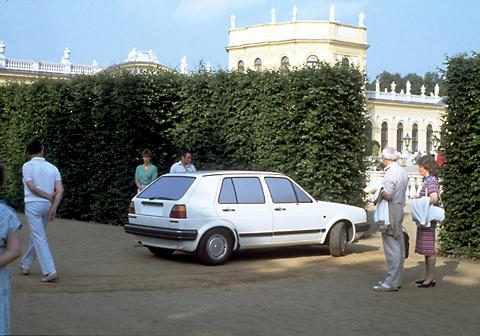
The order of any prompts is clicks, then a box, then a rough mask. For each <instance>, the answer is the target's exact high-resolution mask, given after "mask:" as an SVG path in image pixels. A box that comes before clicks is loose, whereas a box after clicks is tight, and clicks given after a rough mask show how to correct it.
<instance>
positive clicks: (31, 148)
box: [27, 139, 43, 155]
mask: <svg viewBox="0 0 480 336" xmlns="http://www.w3.org/2000/svg"><path fill="white" fill-rule="evenodd" d="M42 149H43V144H42V142H41V141H40V140H38V139H33V140H32V141H30V143H29V144H28V145H27V152H28V154H30V155H35V154H38V153H40V152H41V151H42Z"/></svg>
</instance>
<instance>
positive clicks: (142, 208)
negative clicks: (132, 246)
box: [125, 171, 369, 265]
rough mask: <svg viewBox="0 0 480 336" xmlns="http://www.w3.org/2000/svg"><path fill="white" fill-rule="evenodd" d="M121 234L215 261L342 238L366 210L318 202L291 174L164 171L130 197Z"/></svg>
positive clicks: (338, 245) (338, 250)
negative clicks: (235, 253) (247, 252)
mask: <svg viewBox="0 0 480 336" xmlns="http://www.w3.org/2000/svg"><path fill="white" fill-rule="evenodd" d="M132 203H133V208H131V209H130V211H129V212H130V213H129V215H128V222H129V223H128V224H126V225H125V231H126V232H127V233H130V234H133V235H135V240H136V241H137V242H139V243H140V244H142V245H144V246H146V247H147V248H148V249H149V250H150V251H151V252H152V253H153V254H155V255H157V256H168V255H171V254H172V253H173V252H174V251H184V252H196V253H197V255H198V257H199V259H200V260H201V261H202V262H203V263H204V264H206V265H220V264H223V263H225V262H226V261H227V260H228V259H229V258H230V256H231V254H232V251H236V250H240V249H241V250H244V249H252V248H263V247H278V246H292V245H312V244H328V245H329V247H330V253H331V255H333V256H343V255H345V247H346V244H347V242H352V241H353V240H354V239H355V236H356V233H358V232H361V231H367V230H368V228H369V226H368V224H367V220H366V213H365V210H364V209H361V208H358V207H354V206H349V205H345V204H338V203H332V202H322V201H316V200H315V199H314V198H313V197H312V196H310V195H309V194H308V193H307V192H306V191H305V190H303V189H302V188H301V187H300V186H299V185H298V184H297V183H295V182H294V181H293V180H292V179H290V178H289V177H287V176H285V175H283V174H280V173H268V172H254V171H203V172H202V171H200V172H195V173H177V174H165V175H162V176H161V177H159V178H158V179H157V180H155V181H154V182H152V184H150V185H149V186H148V187H147V188H145V189H144V190H143V191H142V192H140V193H139V194H138V195H137V196H135V197H134V198H133V200H132Z"/></svg>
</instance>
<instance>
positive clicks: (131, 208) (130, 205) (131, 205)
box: [128, 202, 135, 214]
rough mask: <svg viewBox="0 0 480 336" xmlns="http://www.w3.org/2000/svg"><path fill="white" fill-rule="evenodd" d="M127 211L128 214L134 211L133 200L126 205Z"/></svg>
mask: <svg viewBox="0 0 480 336" xmlns="http://www.w3.org/2000/svg"><path fill="white" fill-rule="evenodd" d="M128 213H129V214H134V213H135V204H134V203H133V202H130V204H129V205H128Z"/></svg>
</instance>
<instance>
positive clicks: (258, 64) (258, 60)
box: [253, 58, 262, 71]
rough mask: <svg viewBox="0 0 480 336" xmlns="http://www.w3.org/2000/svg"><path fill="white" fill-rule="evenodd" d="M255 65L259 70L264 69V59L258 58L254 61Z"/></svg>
mask: <svg viewBox="0 0 480 336" xmlns="http://www.w3.org/2000/svg"><path fill="white" fill-rule="evenodd" d="M253 67H254V68H255V70H257V71H259V70H262V60H261V59H260V58H256V59H255V63H253Z"/></svg>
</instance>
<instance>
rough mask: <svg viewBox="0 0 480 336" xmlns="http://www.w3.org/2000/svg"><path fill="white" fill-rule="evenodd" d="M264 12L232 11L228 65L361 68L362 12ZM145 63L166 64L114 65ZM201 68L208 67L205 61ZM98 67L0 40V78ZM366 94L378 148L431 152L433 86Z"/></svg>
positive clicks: (143, 55)
mask: <svg viewBox="0 0 480 336" xmlns="http://www.w3.org/2000/svg"><path fill="white" fill-rule="evenodd" d="M270 14H271V21H270V22H269V23H266V24H259V25H252V26H246V27H237V24H236V18H235V16H233V15H232V17H231V22H230V29H229V31H228V34H229V43H228V46H227V47H226V51H227V54H228V68H229V70H231V71H245V70H247V69H253V70H258V71H261V70H262V69H272V68H277V69H281V70H282V69H285V70H286V69H289V70H293V69H295V68H297V67H304V66H312V67H314V66H316V65H317V64H318V63H319V62H328V63H330V64H334V63H337V62H340V63H341V64H344V65H353V66H357V67H358V68H359V69H361V70H363V71H365V69H366V61H367V49H368V47H369V45H368V43H367V28H366V27H365V24H364V21H365V14H364V13H363V12H360V13H359V16H358V23H357V24H356V25H351V24H343V23H339V22H338V21H336V20H335V11H334V7H333V6H332V7H331V8H330V13H329V19H328V20H325V21H322V20H299V19H298V17H297V8H296V6H294V7H293V10H292V17H291V20H290V21H287V22H277V19H276V12H275V9H272V11H271V13H270ZM145 66H156V67H159V68H162V69H166V70H171V69H169V68H166V67H164V66H162V65H160V63H159V62H158V60H157V58H156V57H155V55H154V54H153V53H152V51H148V52H145V51H136V50H135V49H133V50H132V51H131V52H130V54H129V55H128V58H127V59H126V60H125V63H123V64H120V65H118V66H117V67H124V68H138V67H145ZM206 68H207V71H209V68H210V66H209V64H207V66H206ZM107 69H110V68H107ZM102 70H105V69H103V68H101V67H100V66H99V65H98V64H97V63H96V62H95V61H94V62H93V64H92V65H74V64H71V63H70V51H69V50H68V49H65V51H64V55H63V58H62V59H61V62H60V63H46V62H37V61H25V60H14V59H8V58H7V57H6V56H5V45H4V44H3V42H0V84H2V83H5V82H9V81H15V82H31V81H33V80H35V79H36V78H39V77H43V76H49V77H53V78H68V77H69V76H72V75H78V74H90V75H93V74H95V73H98V72H99V71H102ZM180 72H182V73H187V72H188V70H187V63H186V58H185V57H184V58H182V61H181V63H180ZM366 96H367V109H368V112H369V116H370V124H369V125H368V127H367V135H368V137H369V138H370V139H371V140H375V141H377V142H378V143H379V144H380V146H381V148H384V147H386V146H392V147H395V148H397V149H398V150H399V151H400V152H402V151H403V152H405V149H407V148H406V145H408V150H410V152H412V151H413V152H417V151H421V152H428V153H435V152H436V150H437V141H436V139H437V137H438V132H439V131H440V128H441V123H442V121H441V116H442V114H443V113H444V111H445V106H444V104H443V103H442V97H439V95H438V87H437V88H436V89H435V92H432V93H427V92H425V88H424V87H422V93H421V95H413V94H411V93H410V87H409V83H407V87H405V88H397V87H396V85H395V83H378V82H377V85H376V90H375V91H367V92H366ZM407 138H409V139H410V140H406V139H407Z"/></svg>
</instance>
